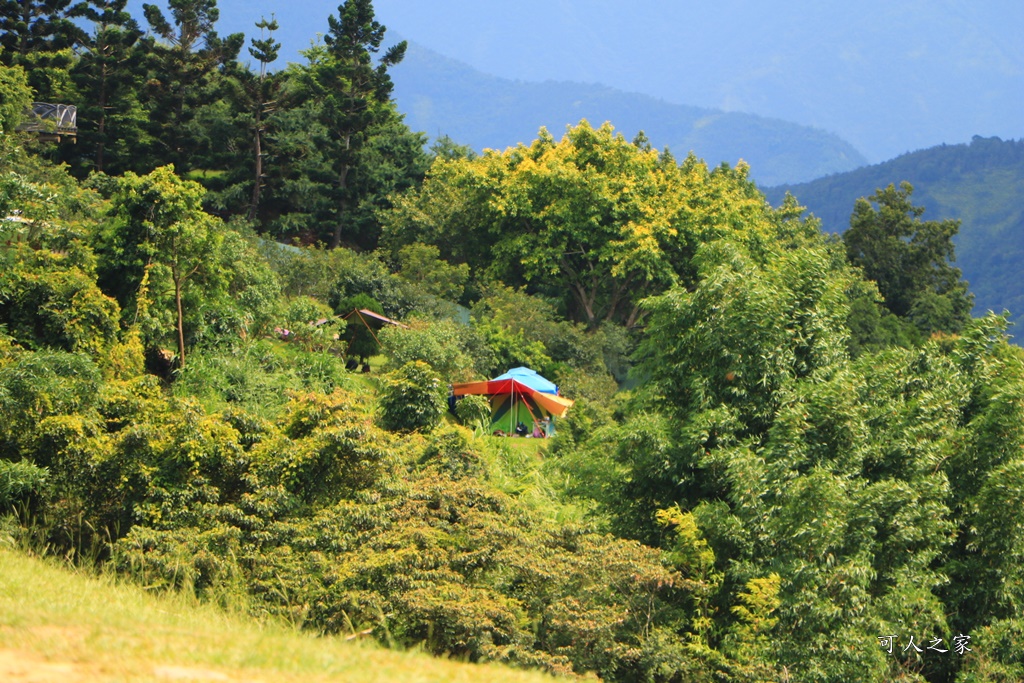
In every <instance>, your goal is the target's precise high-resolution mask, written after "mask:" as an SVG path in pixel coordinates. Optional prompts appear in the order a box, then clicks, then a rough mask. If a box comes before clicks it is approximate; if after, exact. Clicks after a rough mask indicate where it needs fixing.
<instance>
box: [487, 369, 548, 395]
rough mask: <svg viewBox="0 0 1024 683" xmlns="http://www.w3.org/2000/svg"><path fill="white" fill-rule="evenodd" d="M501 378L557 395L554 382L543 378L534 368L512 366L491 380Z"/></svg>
mask: <svg viewBox="0 0 1024 683" xmlns="http://www.w3.org/2000/svg"><path fill="white" fill-rule="evenodd" d="M502 379H514V380H515V381H517V382H519V383H520V384H525V385H526V386H528V387H530V388H531V389H533V390H534V391H539V392H541V393H544V394H555V395H556V396H557V395H558V386H557V385H556V384H555V383H554V382H551V381H550V380H547V379H545V378H544V377H542V376H540V375H539V374H537V371H536V370H531V369H530V368H512V369H511V370H509V371H508V372H506V373H505V374H504V375H500V376H498V377H495V378H494V379H492V380H491V381H492V382H495V381H498V380H502Z"/></svg>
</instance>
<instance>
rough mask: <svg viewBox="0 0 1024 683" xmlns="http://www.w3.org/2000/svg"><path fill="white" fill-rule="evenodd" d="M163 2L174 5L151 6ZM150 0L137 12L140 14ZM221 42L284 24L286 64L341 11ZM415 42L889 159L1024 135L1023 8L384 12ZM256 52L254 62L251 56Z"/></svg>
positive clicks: (259, 4)
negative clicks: (782, 125) (780, 127)
mask: <svg viewBox="0 0 1024 683" xmlns="http://www.w3.org/2000/svg"><path fill="white" fill-rule="evenodd" d="M152 1H154V2H156V3H157V4H161V5H163V4H165V2H164V1H163V0H152ZM141 4H142V0H131V6H132V7H133V11H135V13H136V15H137V16H140V17H141V10H140V8H141ZM217 4H218V7H219V8H220V10H221V21H220V25H219V30H220V32H221V33H229V32H232V31H244V32H245V33H246V34H248V35H252V34H253V32H254V27H253V24H254V23H255V22H256V21H258V20H259V18H260V16H261V15H266V16H268V17H269V16H270V15H271V14H274V15H275V16H276V17H277V19H278V21H279V22H280V24H281V29H280V31H278V34H277V35H278V37H279V39H280V40H281V42H282V43H283V45H284V47H283V49H282V53H281V63H280V66H284V64H285V63H286V62H287V61H299V60H300V57H299V54H298V51H299V50H300V49H302V48H304V47H308V45H309V43H310V40H312V39H314V38H315V37H316V34H317V33H324V32H325V31H326V30H327V17H328V15H330V14H332V13H336V12H337V8H338V5H339V4H340V0H303V1H302V2H294V1H289V0H218V3H217ZM374 8H375V10H376V13H377V18H378V19H379V20H380V21H381V22H382V23H383V24H384V25H385V26H387V27H388V29H389V35H388V37H389V38H391V37H392V36H393V35H394V34H396V33H401V34H402V35H404V36H405V37H406V38H408V39H409V40H412V41H415V42H416V43H418V44H420V45H422V46H424V47H426V48H429V49H432V50H434V51H435V52H438V53H440V54H443V55H445V56H447V57H451V58H453V59H457V60H459V61H461V62H464V63H466V64H469V65H470V66H472V67H473V68H475V69H477V70H479V71H482V72H484V73H488V74H493V75H496V76H499V77H502V78H508V79H510V80H522V81H531V82H544V81H547V80H555V81H573V82H582V83H601V84H604V85H607V86H609V87H612V88H617V89H619V90H623V91H628V92H641V93H644V94H647V95H650V96H652V97H655V98H658V99H661V100H664V101H666V102H671V103H674V104H684V105H689V106H697V107H704V108H707V109H720V110H724V111H732V112H748V113H753V114H758V115H760V116H766V117H771V118H777V119H782V120H786V121H793V122H796V123H800V124H803V125H808V126H812V127H816V128H821V129H822V130H826V131H829V132H831V133H835V134H836V135H839V136H840V137H841V138H843V139H844V140H847V141H849V142H850V143H851V144H852V145H853V146H854V147H856V148H857V149H858V150H859V151H860V152H861V153H863V154H864V155H865V156H866V157H867V158H868V159H869V160H870V161H872V162H880V161H883V160H885V159H891V158H893V157H895V156H896V155H898V154H901V153H903V152H907V151H910V150H915V149H923V148H926V147H931V146H933V145H936V144H939V143H943V142H945V143H950V144H955V143H961V142H967V141H969V140H970V139H971V136H972V135H984V136H992V135H998V136H999V137H1002V138H1003V139H1008V138H1019V137H1024V117H1022V116H1021V115H1020V112H1021V111H1024V41H1022V40H1021V39H1020V31H1021V29H1022V27H1024V2H1020V0H986V1H985V2H977V0H903V1H902V2H888V1H885V0H861V1H860V2H855V3H851V2H821V1H820V0H789V1H788V2H749V1H748V0H718V1H717V2H695V1H693V0H689V1H686V0H684V1H680V0H637V1H636V2H629V3H623V2H619V1H618V0H558V1H557V2H552V1H551V0H518V1H517V2H479V0H433V1H432V2H424V1H423V0H375V2H374ZM245 54H246V53H244V52H243V55H245Z"/></svg>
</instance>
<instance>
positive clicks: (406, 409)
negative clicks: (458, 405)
mask: <svg viewBox="0 0 1024 683" xmlns="http://www.w3.org/2000/svg"><path fill="white" fill-rule="evenodd" d="M381 382H382V386H381V394H380V398H379V403H380V420H381V426H383V427H384V429H388V430H391V431H401V432H412V431H430V430H431V429H433V428H434V427H435V426H436V425H437V423H438V422H439V421H440V420H441V416H442V415H444V413H445V411H446V410H447V409H448V401H447V394H448V390H447V387H446V386H445V385H444V384H443V383H442V382H441V380H440V379H439V378H438V377H437V374H436V372H435V371H434V370H433V368H431V367H430V366H429V365H427V364H426V363H424V362H423V361H411V362H409V363H406V364H405V365H403V366H402V367H400V368H398V369H397V370H394V371H393V372H391V373H388V374H387V375H385V376H384V378H383V379H382V380H381Z"/></svg>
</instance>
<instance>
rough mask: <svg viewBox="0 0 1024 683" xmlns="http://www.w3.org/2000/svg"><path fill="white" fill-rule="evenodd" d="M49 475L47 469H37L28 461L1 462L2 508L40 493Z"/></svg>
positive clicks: (0, 506)
mask: <svg viewBox="0 0 1024 683" xmlns="http://www.w3.org/2000/svg"><path fill="white" fill-rule="evenodd" d="M48 475H49V473H48V472H47V471H46V469H45V468H42V467H36V466H35V465H33V464H32V463H30V462H28V461H27V460H22V461H20V462H9V461H7V460H0V508H6V507H7V506H8V505H13V504H14V503H17V502H18V501H19V500H23V499H24V498H26V497H28V496H31V495H33V494H38V493H40V492H41V490H42V488H43V486H44V485H45V484H46V479H47V477H48Z"/></svg>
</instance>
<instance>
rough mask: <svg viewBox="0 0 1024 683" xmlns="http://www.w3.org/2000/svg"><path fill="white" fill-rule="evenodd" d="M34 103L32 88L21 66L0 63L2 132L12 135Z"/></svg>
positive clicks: (0, 117)
mask: <svg viewBox="0 0 1024 683" xmlns="http://www.w3.org/2000/svg"><path fill="white" fill-rule="evenodd" d="M31 104H32V90H31V89H30V88H29V85H28V80H27V79H26V78H25V70H24V69H22V68H21V67H20V66H14V67H10V66H3V65H0V134H3V135H10V134H11V133H13V132H14V131H15V130H16V129H17V127H18V124H19V123H21V120H22V118H23V117H24V115H25V110H26V109H28V107H29V105H31Z"/></svg>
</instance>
